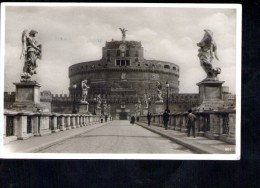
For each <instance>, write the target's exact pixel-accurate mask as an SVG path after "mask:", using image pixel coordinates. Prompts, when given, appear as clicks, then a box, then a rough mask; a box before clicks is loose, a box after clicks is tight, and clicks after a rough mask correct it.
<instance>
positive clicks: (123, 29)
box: [119, 28, 127, 41]
mask: <svg viewBox="0 0 260 188" xmlns="http://www.w3.org/2000/svg"><path fill="white" fill-rule="evenodd" d="M119 29H120V31H121V32H122V40H123V41H124V40H125V37H126V35H125V33H126V32H127V30H126V29H125V28H119Z"/></svg>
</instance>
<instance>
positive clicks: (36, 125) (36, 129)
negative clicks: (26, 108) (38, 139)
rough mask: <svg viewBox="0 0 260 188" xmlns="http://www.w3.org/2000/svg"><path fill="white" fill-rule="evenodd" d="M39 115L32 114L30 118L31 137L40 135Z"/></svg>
mask: <svg viewBox="0 0 260 188" xmlns="http://www.w3.org/2000/svg"><path fill="white" fill-rule="evenodd" d="M39 116H40V114H39V113H37V114H34V116H32V128H33V131H32V132H33V135H34V136H39V135H40V133H39V128H40V127H39V118H40V117H39Z"/></svg>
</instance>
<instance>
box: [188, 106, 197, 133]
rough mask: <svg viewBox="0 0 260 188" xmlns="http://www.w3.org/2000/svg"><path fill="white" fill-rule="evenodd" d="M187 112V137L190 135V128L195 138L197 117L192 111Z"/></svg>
mask: <svg viewBox="0 0 260 188" xmlns="http://www.w3.org/2000/svg"><path fill="white" fill-rule="evenodd" d="M188 112H189V114H188V116H187V127H188V137H189V136H190V130H191V129H192V134H193V137H194V138H195V137H196V136H195V121H196V119H197V117H196V116H195V115H194V114H193V113H192V110H189V111H188Z"/></svg>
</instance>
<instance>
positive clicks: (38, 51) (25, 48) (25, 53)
mask: <svg viewBox="0 0 260 188" xmlns="http://www.w3.org/2000/svg"><path fill="white" fill-rule="evenodd" d="M37 34H38V32H37V31H35V30H31V31H30V32H29V33H28V30H27V29H25V30H24V31H23V33H22V53H21V56H20V58H22V57H24V66H23V73H22V74H21V81H30V79H31V77H32V75H33V74H36V67H37V59H41V56H42V45H41V44H39V45H37V41H36V39H35V37H36V35H37Z"/></svg>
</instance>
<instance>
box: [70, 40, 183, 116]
mask: <svg viewBox="0 0 260 188" xmlns="http://www.w3.org/2000/svg"><path fill="white" fill-rule="evenodd" d="M69 79H70V86H69V92H70V95H74V92H76V96H77V97H78V98H80V96H81V94H82V88H81V82H82V81H83V80H88V84H89V86H90V89H89V93H88V101H89V102H90V105H91V103H93V102H94V98H95V96H96V95H97V94H101V96H102V99H103V100H106V102H107V103H108V104H110V105H111V115H112V116H114V117H115V118H116V119H125V118H126V117H127V116H128V115H130V114H134V113H135V109H134V108H135V107H134V105H135V104H136V103H138V102H139V103H140V102H141V103H142V102H143V99H142V97H143V96H144V94H147V95H148V96H151V97H153V96H154V95H155V92H156V91H155V87H156V82H157V81H159V82H161V84H162V86H163V90H165V89H166V88H165V83H166V82H168V83H169V85H170V87H169V94H173V93H178V92H179V66H178V65H177V64H174V63H172V62H165V61H160V60H146V59H145V58H144V48H143V47H142V43H141V42H139V41H127V40H125V38H124V39H122V40H121V41H115V40H113V39H112V41H110V42H106V44H105V46H104V47H103V48H102V58H101V59H100V60H96V61H87V62H81V63H77V64H74V65H72V66H70V67H69ZM74 84H76V85H77V88H76V90H75V89H74V88H73V85H74ZM163 93H166V92H163ZM164 97H166V96H164ZM165 101H166V100H165ZM91 108H92V110H91ZM93 108H94V106H93V105H92V107H91V106H90V111H93Z"/></svg>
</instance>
